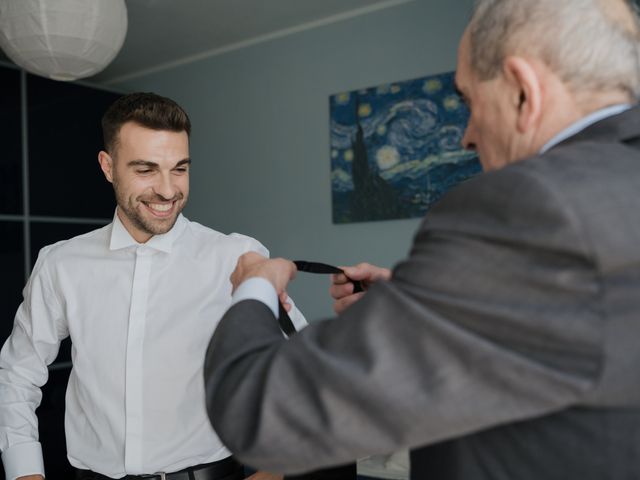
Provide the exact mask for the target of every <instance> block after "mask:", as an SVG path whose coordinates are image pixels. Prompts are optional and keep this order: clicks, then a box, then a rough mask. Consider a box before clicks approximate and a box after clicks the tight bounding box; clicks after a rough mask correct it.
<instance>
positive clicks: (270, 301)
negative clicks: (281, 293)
mask: <svg viewBox="0 0 640 480" xmlns="http://www.w3.org/2000/svg"><path fill="white" fill-rule="evenodd" d="M243 300H258V301H259V302H262V303H264V304H265V305H266V306H267V307H269V309H271V311H272V312H273V316H274V317H276V318H278V317H279V315H278V312H279V304H278V293H277V292H276V289H275V288H274V287H273V285H271V282H270V281H269V280H267V279H266V278H262V277H251V278H248V279H247V280H245V281H244V282H242V283H241V284H240V286H239V287H238V288H237V289H236V291H235V292H233V295H232V297H231V305H235V304H236V303H238V302H241V301H243Z"/></svg>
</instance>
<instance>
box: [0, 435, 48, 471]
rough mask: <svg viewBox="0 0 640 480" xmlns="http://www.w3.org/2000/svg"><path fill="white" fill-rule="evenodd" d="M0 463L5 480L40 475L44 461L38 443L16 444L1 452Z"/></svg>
mask: <svg viewBox="0 0 640 480" xmlns="http://www.w3.org/2000/svg"><path fill="white" fill-rule="evenodd" d="M2 463H3V464H4V473H5V475H6V477H7V480H15V479H16V478H18V477H23V476H25V475H42V476H43V477H44V461H43V460H42V446H41V445H40V442H27V443H18V444H17V445H13V446H11V447H9V448H7V449H6V450H5V451H4V452H2Z"/></svg>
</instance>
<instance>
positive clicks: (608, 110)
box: [540, 103, 631, 154]
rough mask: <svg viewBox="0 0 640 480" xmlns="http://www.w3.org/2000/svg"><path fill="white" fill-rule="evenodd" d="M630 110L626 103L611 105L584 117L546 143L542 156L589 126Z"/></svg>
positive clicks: (542, 149) (541, 150) (541, 151)
mask: <svg viewBox="0 0 640 480" xmlns="http://www.w3.org/2000/svg"><path fill="white" fill-rule="evenodd" d="M630 108H631V105H629V104H626V103H624V104H618V105H611V106H610V107H605V108H602V109H600V110H596V111H595V112H593V113H590V114H589V115H587V116H586V117H583V118H581V119H580V120H578V121H577V122H575V123H573V124H572V125H569V126H568V127H567V128H565V129H564V130H562V131H561V132H560V133H558V134H557V135H556V136H555V137H553V138H552V139H551V140H549V141H548V142H547V143H545V144H544V146H543V147H542V148H541V149H540V154H543V153H545V152H546V151H547V150H549V149H551V148H553V147H555V146H556V145H558V144H559V143H560V142H562V141H564V140H566V139H567V138H569V137H573V136H574V135H575V134H577V133H578V132H580V131H582V130H584V129H585V128H587V127H588V126H590V125H593V124H594V123H596V122H599V121H600V120H604V119H605V118H608V117H613V116H614V115H618V114H619V113H622V112H624V111H626V110H629V109H630Z"/></svg>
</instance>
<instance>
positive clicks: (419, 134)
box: [329, 72, 480, 223]
mask: <svg viewBox="0 0 640 480" xmlns="http://www.w3.org/2000/svg"><path fill="white" fill-rule="evenodd" d="M453 78H454V74H453V73H451V72H450V73H444V74H440V75H434V76H431V77H425V78H419V79H415V80H408V81H405V82H398V83H393V84H387V85H382V86H379V87H374V88H367V89H363V90H358V91H354V92H346V93H339V94H336V95H333V96H331V97H330V99H329V102H330V109H331V112H330V113H331V186H332V193H333V221H334V223H349V222H364V221H372V220H387V219H394V218H411V217H422V216H423V215H424V214H425V213H426V212H427V210H428V209H429V206H431V205H432V204H433V203H434V202H436V201H438V199H440V197H442V195H443V194H444V193H445V192H446V191H447V190H448V189H450V188H451V187H453V186H454V185H456V184H458V183H460V182H461V181H463V180H466V179H467V178H469V177H471V176H473V175H475V174H476V173H478V172H480V164H479V162H478V159H477V157H476V155H475V153H473V152H469V151H467V150H464V149H463V148H462V146H461V140H462V135H463V133H464V128H465V126H466V124H467V119H468V116H469V112H468V110H467V108H466V106H465V105H464V103H463V102H462V100H461V99H460V97H459V96H458V95H457V93H456V91H455V86H454V81H453Z"/></svg>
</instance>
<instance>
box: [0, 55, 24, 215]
mask: <svg viewBox="0 0 640 480" xmlns="http://www.w3.org/2000/svg"><path fill="white" fill-rule="evenodd" d="M21 121H22V119H21V115H20V72H19V71H18V70H15V69H11V68H3V67H0V132H2V155H0V213H2V214H13V215H15V214H21V213H23V210H22V209H23V206H22V147H21V144H22V136H21V135H20V130H21Z"/></svg>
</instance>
